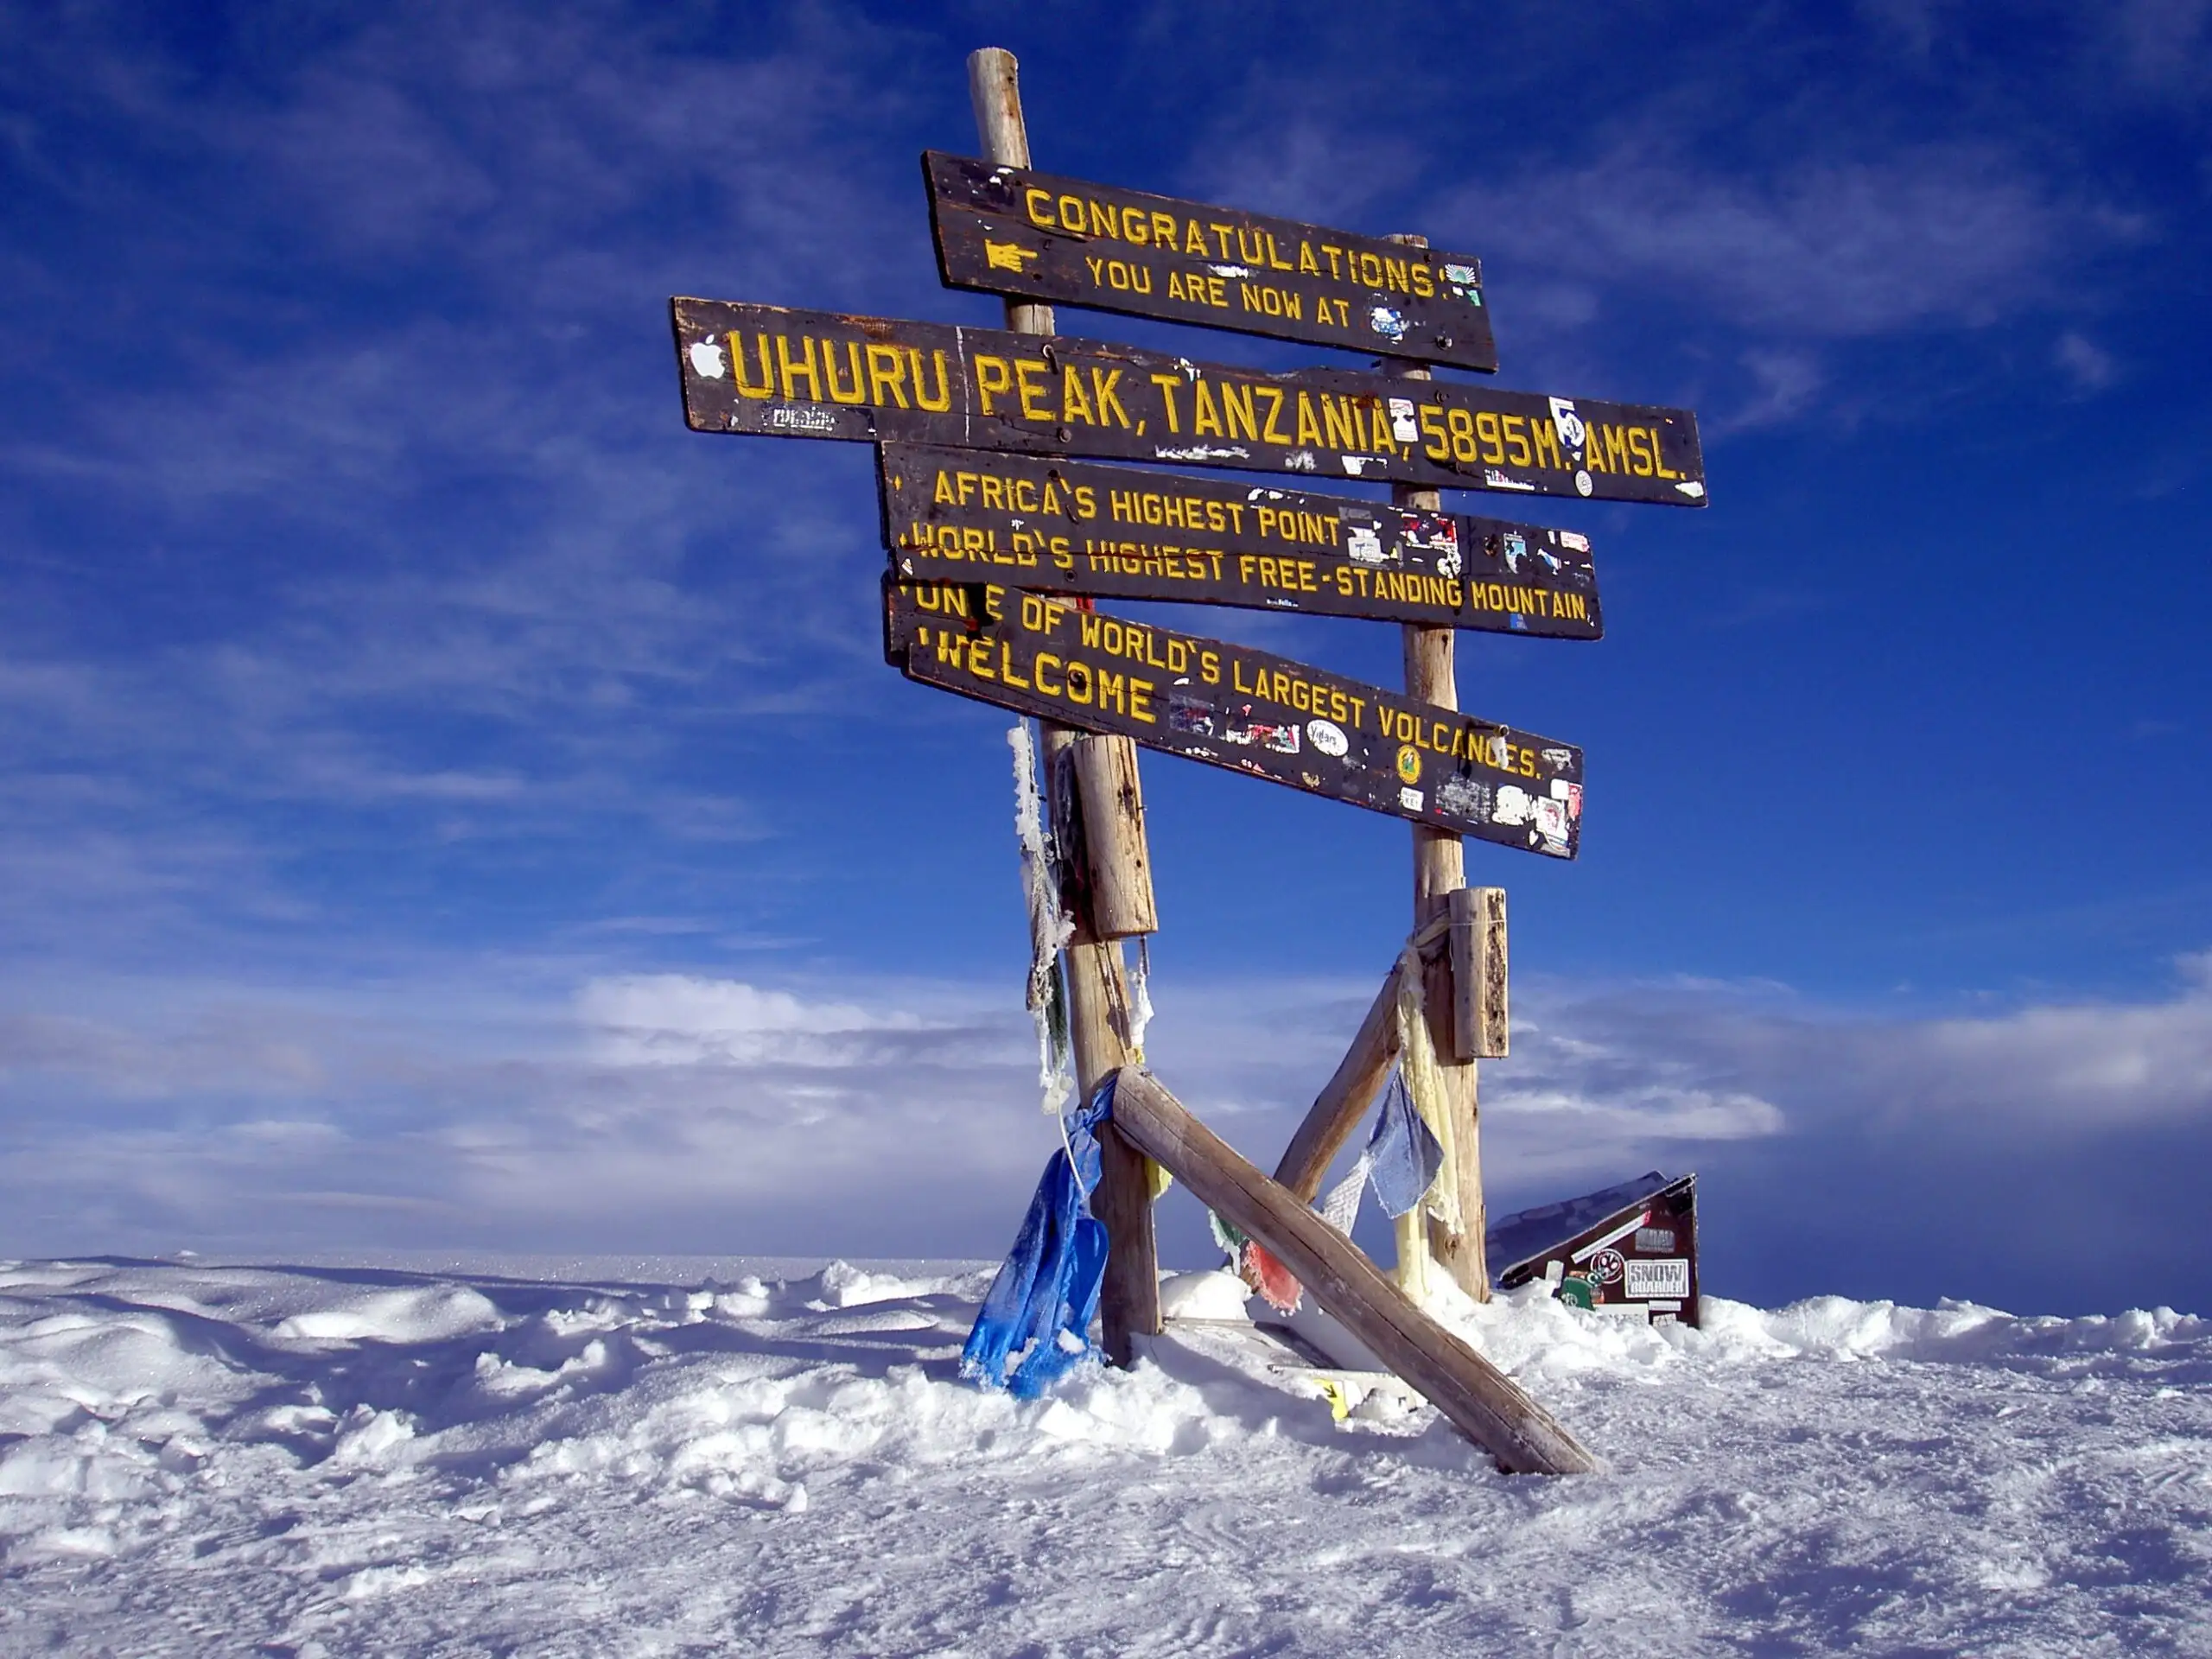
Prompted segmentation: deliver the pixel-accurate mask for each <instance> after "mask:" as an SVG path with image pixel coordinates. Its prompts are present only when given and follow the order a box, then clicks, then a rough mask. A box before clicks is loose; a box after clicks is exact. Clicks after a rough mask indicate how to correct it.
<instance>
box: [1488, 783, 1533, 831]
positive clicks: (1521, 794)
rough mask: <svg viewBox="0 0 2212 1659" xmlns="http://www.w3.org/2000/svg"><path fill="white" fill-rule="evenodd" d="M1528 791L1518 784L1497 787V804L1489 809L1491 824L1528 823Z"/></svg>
mask: <svg viewBox="0 0 2212 1659" xmlns="http://www.w3.org/2000/svg"><path fill="white" fill-rule="evenodd" d="M1490 821H1491V823H1528V822H1529V791H1527V790H1525V789H1523V788H1522V787H1521V785H1518V784H1504V785H1500V786H1499V789H1498V791H1497V804H1496V805H1495V806H1493V807H1491V813H1490Z"/></svg>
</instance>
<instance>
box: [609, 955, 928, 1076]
mask: <svg viewBox="0 0 2212 1659" xmlns="http://www.w3.org/2000/svg"><path fill="white" fill-rule="evenodd" d="M576 1014H577V1018H578V1019H579V1020H582V1023H583V1025H584V1027H585V1028H586V1029H587V1031H588V1033H590V1052H591V1054H592V1057H593V1058H594V1059H596V1060H598V1061H600V1062H601V1063H602V1064H605V1065H733V1066H742V1065H761V1064H764V1063H766V1062H770V1061H775V1062H780V1063H782V1064H785V1065H804V1066H817V1067H823V1068H828V1067H835V1066H839V1065H850V1064H851V1063H852V1061H853V1058H854V1045H853V1044H852V1042H851V1041H850V1040H849V1039H852V1038H854V1037H856V1036H858V1035H860V1034H861V1033H869V1032H883V1031H918V1030H921V1029H922V1028H923V1022H922V1020H920V1019H919V1018H918V1017H917V1016H916V1015H913V1014H906V1013H903V1012H900V1011H898V1010H895V1009H893V1010H890V1011H887V1012H885V1013H881V1014H875V1013H871V1012H870V1011H868V1009H866V1008H862V1007H859V1006H857V1005H856V1004H854V1003H849V1002H811V1001H803V1000H801V999H800V998H798V997H796V996H794V995H791V993H790V992H788V991H772V990H762V989H760V988H759V987H757V986H753V985H748V984H746V983H745V982H743V981H741V980H734V979H702V978H700V977H698V976H696V975H690V974H630V975H624V976H620V977H615V978H608V979H594V980H593V981H592V982H590V983H589V984H588V985H586V986H585V987H584V988H582V990H581V991H579V992H578V993H577V994H576ZM840 1039H847V1040H840Z"/></svg>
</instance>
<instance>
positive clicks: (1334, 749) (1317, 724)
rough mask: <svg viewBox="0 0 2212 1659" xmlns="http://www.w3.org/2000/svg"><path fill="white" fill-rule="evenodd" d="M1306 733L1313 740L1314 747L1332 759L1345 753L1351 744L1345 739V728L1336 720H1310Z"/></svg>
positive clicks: (1307, 723) (1307, 722)
mask: <svg viewBox="0 0 2212 1659" xmlns="http://www.w3.org/2000/svg"><path fill="white" fill-rule="evenodd" d="M1306 736H1308V737H1309V738H1311V739H1313V747H1315V748H1317V749H1319V750H1320V751H1321V753H1324V754H1325V755H1327V756H1329V757H1330V758H1331V759H1332V760H1333V759H1335V758H1336V757H1338V756H1339V755H1341V754H1343V753H1344V751H1345V750H1347V749H1349V748H1350V747H1351V743H1350V742H1349V741H1347V740H1346V739H1345V737H1344V728H1343V727H1341V726H1339V725H1338V724H1337V723H1336V722H1335V721H1328V720H1309V721H1306Z"/></svg>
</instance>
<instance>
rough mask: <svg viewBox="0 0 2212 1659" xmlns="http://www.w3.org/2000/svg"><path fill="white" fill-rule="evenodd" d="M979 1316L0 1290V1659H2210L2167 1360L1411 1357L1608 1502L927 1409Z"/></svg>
mask: <svg viewBox="0 0 2212 1659" xmlns="http://www.w3.org/2000/svg"><path fill="white" fill-rule="evenodd" d="M987 1281H988V1270H987V1269H986V1270H982V1271H977V1270H974V1269H969V1268H952V1269H947V1268H944V1267H942V1266H940V1267H938V1268H929V1267H927V1266H925V1265H921V1264H913V1265H909V1266H906V1267H893V1268H875V1269H874V1270H864V1269H861V1268H853V1267H850V1266H847V1265H843V1264H836V1265H833V1266H830V1267H829V1268H826V1269H822V1268H818V1266H816V1265H809V1264H785V1265H784V1266H783V1267H782V1268H781V1269H780V1270H779V1269H778V1268H776V1266H775V1265H774V1264H751V1265H750V1268H749V1270H748V1268H747V1265H746V1264H736V1263H724V1264H718V1265H709V1264H705V1263H699V1262H658V1263H655V1262H645V1263H632V1264H626V1265H625V1266H622V1267H620V1268H618V1267H615V1266H613V1265H611V1264H605V1263H601V1264H575V1265H572V1266H571V1267H569V1268H568V1269H567V1270H566V1271H561V1272H557V1273H549V1272H546V1271H544V1270H543V1269H538V1270H536V1271H532V1270H530V1269H527V1268H523V1267H520V1266H518V1265H517V1264H512V1263H509V1264H504V1268H503V1270H502V1271H498V1272H493V1271H487V1270H482V1268H481V1265H480V1266H479V1268H474V1269H469V1270H462V1269H458V1268H446V1269H442V1270H435V1271H432V1270H423V1271H401V1270H397V1269H393V1268H359V1267H350V1268H340V1267H301V1266H291V1267H247V1266H216V1265H212V1264H207V1263H200V1262H119V1261H94V1262H16V1263H0V1651H4V1652H6V1653H9V1654H16V1653H41V1654H44V1653H61V1654H70V1655H99V1654H116V1655H132V1656H146V1655H156V1654H191V1655H200V1654H232V1653H241V1654H255V1653H257V1654H269V1655H280V1654H281V1655H297V1656H305V1655H310V1654H331V1655H336V1654H380V1655H381V1654H417V1653H422V1654H509V1653H513V1654H529V1655H539V1654H575V1655H592V1656H601V1655H631V1654H663V1653H697V1654H717V1655H720V1654H735V1653H747V1654H752V1653H816V1652H823V1653H836V1654H865V1655H887V1654H913V1653H944V1654H955V1653H959V1654H976V1655H985V1654H993V1655H1001V1654H1003V1655H1015V1654H1020V1655H1037V1656H1044V1655H1057V1654H1094V1653H1096V1654H1132V1653H1157V1654H1177V1655H1181V1654H1253V1653H1266V1654H1290V1653H1299V1654H1316V1655H1330V1656H1337V1655H1351V1654H1430V1653H1433V1654H1446V1653H1449V1654H1453V1655H1466V1654H1484V1655H1492V1654H1524V1653H1528V1654H1584V1653H1589V1654H1606V1655H1613V1654H1627V1653H1633V1654H1639V1655H1660V1654H1712V1653H1714V1652H1743V1653H1757V1654H1785V1653H1827V1652H1837V1651H1843V1650H1859V1651H1867V1652H1877V1653H1890V1654H1896V1653H1945V1654H1948V1653H1991V1654H1995V1653H2003V1654H2054V1655H2057V1654H2064V1655H2080V1654H2092V1653H2113V1654H2120V1653H2127V1654H2138V1653H2160V1652H2176V1653H2212V1324H2208V1323H2207V1322H2206V1321H2204V1320H2201V1319H2194V1318H2189V1317H2183V1316H2177V1315H2175V1314H2173V1313H2169V1312H2166V1311H2164V1310H2161V1311H2159V1312H2157V1313H2123V1314H2120V1315H2117V1316H2115V1317H2113V1318H2109V1319H2017V1318H2013V1317H2011V1316H2008V1315H2005V1314H2003V1313H1993V1312H1992V1311H1990V1310H1988V1309H1986V1308H1980V1307H1972V1306H1945V1307H1942V1308H1940V1309H1936V1310H1933V1311H1929V1310H1918V1309H1910V1308H1900V1307H1895V1306H1890V1305H1887V1304H1883V1303H1873V1304H1868V1303H1859V1302H1847V1301H1841V1300H1815V1301H1810V1302H1805V1303H1801V1304H1799V1305H1797V1306H1793V1307H1789V1308H1784V1309H1783V1310H1781V1311H1779V1312H1775V1313H1762V1312H1760V1311H1758V1310H1757V1309H1754V1308H1751V1307H1746V1306H1740V1305H1738V1304H1734V1303H1730V1302H1725V1301H1718V1300H1709V1301H1708V1302H1707V1329H1706V1330H1705V1331H1703V1332H1691V1331H1685V1330H1675V1331H1649V1330H1643V1329H1639V1328H1632V1327H1630V1326H1627V1325H1623V1324H1621V1323H1620V1322H1618V1321H1617V1320H1614V1321H1608V1320H1607V1319H1605V1318H1603V1317H1602V1316H1599V1315H1594V1314H1586V1313H1577V1312H1574V1311H1573V1310H1570V1309H1567V1308H1564V1307H1561V1306H1558V1305H1556V1304H1554V1303H1549V1302H1542V1301H1531V1300H1518V1301H1514V1302H1507V1303H1500V1304H1497V1305H1494V1306H1491V1307H1490V1308H1486V1309H1474V1308H1471V1307H1470V1306H1466V1305H1465V1304H1464V1303H1461V1304H1459V1305H1458V1306H1457V1307H1456V1308H1455V1309H1452V1310H1446V1311H1447V1312H1449V1313H1451V1314H1452V1317H1454V1318H1455V1319H1457V1320H1458V1322H1459V1324H1460V1326H1461V1328H1462V1329H1463V1330H1464V1331H1465V1332H1466V1333H1467V1334H1468V1335H1469V1336H1470V1337H1471V1338H1472V1339H1473V1340H1475V1341H1476V1342H1477V1343H1478V1344H1479V1345H1480V1346H1481V1347H1483V1348H1484V1350H1485V1351H1487V1352H1489V1353H1490V1354H1491V1357H1493V1358H1495V1359H1497V1361H1498V1362H1499V1363H1502V1364H1503V1365H1505V1366H1506V1367H1508V1368H1509V1369H1510V1370H1511V1371H1513V1372H1514V1374H1515V1375H1516V1376H1519V1377H1520V1378H1521V1379H1522V1382H1523V1383H1525V1384H1526V1385H1527V1386H1528V1387H1529V1389H1532V1390H1533V1391H1534V1392H1535V1394H1536V1395H1538V1397H1539V1398H1541V1400H1543V1401H1544V1402H1546V1403H1547V1404H1548V1406H1550V1407H1551V1408H1552V1409H1553V1410H1554V1412H1555V1413H1556V1414H1558V1416H1559V1417H1560V1419H1561V1420H1562V1421H1565V1422H1566V1423H1567V1425H1568V1426H1569V1427H1571V1428H1572V1429H1573V1430H1574V1432H1575V1433H1578V1434H1579V1435H1580V1436H1581V1437H1582V1438H1583V1439H1584V1440H1585V1441H1586V1443H1587V1444H1589V1445H1590V1446H1592V1448H1593V1449H1594V1450H1596V1451H1597V1452H1599V1455H1601V1456H1602V1457H1603V1458H1605V1459H1606V1461H1607V1462H1608V1464H1609V1465H1610V1466H1611V1471H1610V1472H1608V1473H1606V1474H1604V1475H1601V1476H1597V1477H1589V1478H1580V1479H1572V1480H1554V1481H1547V1480H1541V1479H1535V1478H1518V1479H1507V1478H1503V1477H1501V1476H1499V1475H1497V1474H1496V1473H1494V1472H1492V1471H1491V1468H1490V1466H1489V1465H1488V1464H1487V1462H1486V1460H1485V1459H1484V1458H1483V1457H1482V1455H1481V1454H1480V1453H1478V1452H1476V1451H1475V1450H1474V1449H1473V1448H1472V1447H1471V1446H1468V1445H1466V1444H1465V1442H1464V1441H1462V1440H1459V1439H1458V1438H1457V1437H1456V1436H1455V1435H1454V1434H1453V1433H1452V1432H1451V1430H1450V1429H1449V1428H1448V1427H1446V1426H1444V1425H1443V1424H1442V1423H1441V1422H1440V1421H1437V1420H1436V1419H1435V1418H1434V1417H1433V1414H1429V1413H1427V1412H1424V1413H1423V1414H1421V1417H1418V1418H1416V1419H1414V1421H1411V1422H1409V1423H1404V1424H1400V1425H1395V1426H1393V1425H1381V1426H1376V1425H1366V1424H1361V1423H1357V1422H1354V1423H1351V1424H1348V1425H1346V1426H1344V1427H1338V1426H1337V1425H1336V1424H1334V1423H1333V1422H1332V1419H1331V1416H1330V1414H1329V1411H1328V1409H1327V1408H1326V1407H1325V1405H1323V1404H1321V1403H1320V1402H1318V1401H1313V1400H1308V1399H1305V1398H1302V1397H1298V1396H1295V1395H1292V1394H1288V1393H1286V1392H1284V1391H1282V1390H1281V1389H1280V1388H1279V1387H1277V1386H1274V1385H1273V1384H1271V1383H1268V1381H1266V1380H1264V1379H1263V1377H1262V1376H1259V1375H1255V1374H1246V1373H1244V1372H1242V1371H1240V1370H1237V1369H1236V1368H1235V1367H1233V1366H1231V1365H1229V1364H1225V1363H1222V1362H1221V1361H1220V1360H1219V1359H1217V1358H1206V1357H1201V1356H1200V1355H1199V1354H1198V1352H1196V1351H1192V1350H1185V1349H1180V1348H1178V1347H1175V1346H1173V1345H1166V1346H1162V1347H1160V1348H1158V1349H1156V1351H1155V1360H1154V1363H1147V1364H1144V1365H1141V1366H1140V1367H1139V1368H1138V1369H1136V1370H1135V1371H1133V1372H1130V1373H1127V1374H1113V1373H1103V1372H1096V1371H1090V1372H1084V1373H1080V1374H1078V1375H1077V1376H1076V1377H1075V1378H1074V1379H1073V1380H1072V1381H1071V1383H1069V1384H1068V1385H1067V1386H1065V1388H1064V1389H1062V1390H1061V1391H1060V1392H1059V1393H1058V1395H1056V1396H1054V1397H1052V1398H1050V1399H1047V1400H1044V1401H1039V1402H1033V1403H1027V1404H1024V1403H1020V1402H1014V1401H1011V1400H1008V1399H1007V1398H1004V1397H1003V1396H999V1395H986V1394H982V1393H979V1392H978V1391H976V1389H973V1388H970V1387H969V1386H968V1385H966V1384H964V1383H960V1382H959V1381H957V1379H956V1377H955V1375H954V1358H955V1356H956V1354H957V1349H958V1344H959V1343H960V1340H961V1338H962V1337H963V1335H964V1334H965V1332H966V1330H967V1326H968V1322H969V1319H970V1317H971V1316H972V1314H973V1313H974V1308H975V1304H976V1300H977V1299H978V1297H980V1295H981V1294H982V1287H983V1286H984V1284H985V1283H986V1282H987Z"/></svg>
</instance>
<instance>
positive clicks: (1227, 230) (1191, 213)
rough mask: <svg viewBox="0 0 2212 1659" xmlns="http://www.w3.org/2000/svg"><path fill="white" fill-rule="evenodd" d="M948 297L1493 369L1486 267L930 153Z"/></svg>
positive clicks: (1468, 259)
mask: <svg viewBox="0 0 2212 1659" xmlns="http://www.w3.org/2000/svg"><path fill="white" fill-rule="evenodd" d="M922 176H923V178H924V180H925V181H926V182H927V184H928V187H929V196H930V224H931V228H932V229H933V230H934V231H935V232H936V233H937V263H938V271H939V272H940V273H941V274H942V275H943V276H944V282H945V286H946V287H948V288H967V289H979V290H981V291H982V292H984V293H987V294H1008V295H1012V296H1015V297H1017V298H1020V299H1024V300H1045V301H1052V302H1061V303H1065V304H1069V305H1081V306H1088V307H1090V308H1092V309H1093V310H1098V311H1119V312H1122V313H1125V314H1127V315H1130V316H1138V317H1159V318H1162V319H1164V320H1166V321H1169V322H1188V323H1197V324H1198V325H1200V326H1202V327H1208V328H1229V329H1233V330H1236V332H1238V333H1240V334H1268V335H1271V336H1273V337H1274V338H1275V339H1277V340H1308V341H1311V342H1312V343H1313V344H1315V345H1318V346H1344V347H1345V348H1346V349H1348V350H1351V351H1356V352H1365V353H1369V354H1370V355H1373V354H1376V353H1380V354H1382V355H1383V356H1388V357H1402V358H1412V359H1418V360H1420V361H1421V362H1425V363H1448V364H1452V365H1454V366H1456V367H1459V368H1463V369H1480V370H1484V371H1485V372H1487V371H1490V370H1494V369H1496V368H1497V341H1496V340H1495V339H1494V338H1493V337H1492V335H1491V326H1490V311H1489V308H1487V307H1486V306H1485V305H1484V302H1483V288H1482V282H1483V278H1482V262H1481V261H1480V260H1478V259H1477V258H1476V257H1474V255H1472V254H1471V253H1443V252H1439V251H1433V250H1431V249H1427V248H1421V247H1414V246H1410V245H1407V244H1405V243H1401V242H1389V241H1385V240H1384V239H1383V238H1380V237H1372V236H1354V235H1351V234H1350V233H1348V232H1344V231H1332V230H1327V229H1325V228H1323V227H1322V226H1319V225H1306V224H1301V223H1300V222H1299V221H1298V220H1296V219H1270V218H1265V217H1262V215H1260V214H1257V213H1240V212H1238V211H1236V209H1234V208H1230V207H1209V206H1207V205H1206V204H1205V203H1204V202H1198V201H1180V200H1176V199H1175V198H1174V197H1173V196H1155V195H1153V194H1148V193H1147V192H1145V191H1141V190H1123V189H1119V188H1116V187H1114V186H1112V185H1104V184H1091V183H1088V182H1086V181H1084V180H1081V179H1063V178H1058V177H1055V176H1054V175H1051V174H1049V173H1033V172H1031V171H1029V170H1028V169H1027V168H1019V167H994V166H993V165H992V164H991V163H990V162H979V161H975V160H972V159H971V158H969V157H968V156H947V155H944V154H943V153H942V152H940V151H938V150H933V149H932V150H925V151H924V152H923V155H922Z"/></svg>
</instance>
